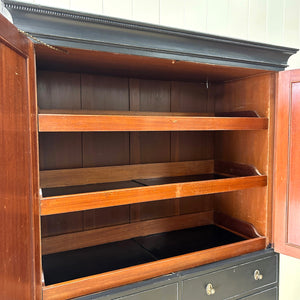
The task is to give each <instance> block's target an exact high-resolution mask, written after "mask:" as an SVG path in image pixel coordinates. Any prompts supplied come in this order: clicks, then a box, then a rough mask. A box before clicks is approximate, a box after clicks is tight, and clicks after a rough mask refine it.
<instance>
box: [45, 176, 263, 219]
mask: <svg viewBox="0 0 300 300" xmlns="http://www.w3.org/2000/svg"><path fill="white" fill-rule="evenodd" d="M266 184H267V176H249V177H237V178H227V179H216V180H208V181H206V180H204V181H195V182H184V183H173V184H164V185H157V186H145V187H136V188H127V189H119V190H110V191H102V192H94V193H85V194H73V195H65V196H53V197H44V198H42V200H41V215H51V214H59V213H66V212H72V211H80V210H86V209H93V208H100V207H109V206H115V205H124V204H133V203H141V202H147V201H157V200H163V199H170V198H181V197H188V196H196V195H205V194H213V193H221V192H228V191H235V190H243V189H248V188H252V187H262V186H265V185H266Z"/></svg>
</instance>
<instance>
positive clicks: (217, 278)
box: [182, 256, 277, 300]
mask: <svg viewBox="0 0 300 300" xmlns="http://www.w3.org/2000/svg"><path fill="white" fill-rule="evenodd" d="M256 270H259V272H260V274H259V275H262V277H259V276H258V278H256V279H257V280H255V278H254V272H255V271H256ZM276 270H277V259H276V256H272V257H267V258H264V259H259V260H255V261H252V262H249V263H245V264H240V265H236V266H233V267H229V268H226V269H223V270H220V271H216V272H211V273H208V274H203V275H201V276H197V277H192V278H188V279H185V280H183V286H182V288H183V289H182V295H183V297H182V299H184V300H196V299H197V300H198V299H201V300H202V299H208V300H209V299H212V300H213V299H226V298H229V297H233V296H236V295H241V294H244V293H246V292H249V291H251V290H253V289H257V288H260V287H263V286H264V285H268V284H271V283H274V282H276V281H277V276H276ZM209 284H211V285H212V289H213V290H214V293H211V294H210V295H208V293H207V286H208V285H209Z"/></svg>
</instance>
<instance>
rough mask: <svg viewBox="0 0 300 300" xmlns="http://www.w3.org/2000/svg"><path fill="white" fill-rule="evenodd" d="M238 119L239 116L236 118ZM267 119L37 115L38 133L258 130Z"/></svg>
mask: <svg viewBox="0 0 300 300" xmlns="http://www.w3.org/2000/svg"><path fill="white" fill-rule="evenodd" d="M239 115H241V116H239ZM267 128H268V119H267V118H260V117H257V116H256V117H255V116H253V114H252V115H251V114H250V116H247V114H246V115H245V114H244V113H243V112H241V113H240V114H238V113H233V114H230V113H229V114H224V116H222V115H221V116H215V115H212V114H202V115H201V114H193V113H152V112H149V113H147V112H130V111H129V112H125V113H124V111H123V112H118V111H115V112H112V111H108V112H107V111H96V112H95V111H64V110H61V111H57V110H54V111H51V110H49V111H40V113H39V131H40V132H85V131H198V130H199V131H200V130H261V129H267Z"/></svg>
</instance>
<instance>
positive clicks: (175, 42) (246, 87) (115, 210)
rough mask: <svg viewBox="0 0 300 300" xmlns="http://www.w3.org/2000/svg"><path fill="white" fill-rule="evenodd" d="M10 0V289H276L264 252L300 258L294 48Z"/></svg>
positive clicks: (19, 293)
mask: <svg viewBox="0 0 300 300" xmlns="http://www.w3.org/2000/svg"><path fill="white" fill-rule="evenodd" d="M4 2H5V5H6V7H7V8H8V9H9V10H10V12H11V13H12V16H13V19H14V24H15V25H16V26H17V27H18V28H19V31H18V29H17V28H16V27H15V26H14V25H12V24H11V23H9V22H8V21H7V20H6V19H4V18H3V17H2V16H1V19H0V25H1V26H0V34H1V38H0V41H1V43H0V51H1V65H0V70H1V91H0V93H1V110H0V111H1V124H2V127H1V148H0V149H1V150H0V151H1V152H0V153H1V170H2V172H1V182H0V184H1V239H2V242H1V244H0V253H1V277H2V278H1V280H0V282H1V288H0V290H1V292H0V298H1V299H41V298H43V299H68V298H74V297H79V296H84V295H89V294H93V293H97V292H101V291H104V292H102V293H101V295H100V296H99V297H104V298H105V297H106V298H105V299H108V298H109V299H116V297H119V296H113V295H120V294H118V293H120V290H118V289H117V290H116V291H112V292H110V291H108V292H105V291H106V290H109V289H112V288H117V287H121V289H124V291H125V290H126V289H128V288H133V289H135V290H138V294H136V295H132V293H131V292H129V294H130V293H131V295H129V294H128V293H127V294H126V293H125V294H126V295H127V296H124V299H148V298H149V297H152V298H159V297H162V296H160V295H168V297H170V299H177V298H178V297H179V298H180V299H194V298H193V293H194V291H195V290H197V288H199V289H200V290H199V293H202V292H203V294H201V295H199V294H198V295H197V296H195V297H197V298H195V299H198V297H200V298H201V297H202V298H203V299H205V298H204V297H209V298H208V299H210V298H211V299H222V298H225V297H233V296H234V297H235V299H237V298H238V297H241V295H242V297H246V296H247V297H248V298H245V299H274V298H276V297H277V296H276V295H277V283H278V281H277V279H276V267H275V266H276V265H277V255H276V254H274V253H273V251H272V250H266V249H267V248H273V247H275V251H278V252H281V253H284V254H288V255H292V256H294V257H300V255H299V246H300V234H299V231H297V228H298V227H299V222H300V221H299V214H300V212H299V200H298V199H297V197H299V186H300V183H299V181H300V175H299V172H298V169H297V166H298V165H299V155H297V153H299V147H300V146H299V140H300V139H299V126H300V125H299V123H297V122H296V120H297V116H298V114H299V109H300V104H299V97H300V96H299V89H300V84H299V82H300V72H299V71H297V70H294V71H283V72H278V71H280V70H283V69H284V68H285V67H286V61H287V59H288V57H289V56H290V55H291V54H293V53H295V52H296V49H291V48H285V47H278V46H271V45H266V44H258V43H253V42H247V41H240V40H235V39H229V38H223V37H216V36H211V35H204V34H200V33H195V32H189V31H183V30H178V29H171V28H166V27H159V26H154V25H149V24H143V23H135V22H131V21H124V20H118V19H112V18H106V17H100V16H94V15H84V14H80V13H75V12H68V11H58V10H56V9H50V8H45V7H40V6H34V5H29V4H22V3H19V2H13V1H4ZM20 31H22V32H20ZM28 36H29V37H31V38H32V39H34V41H35V43H33V42H32V41H30V39H29V37H28ZM40 41H43V42H42V43H41V42H40ZM228 259H229V260H228ZM244 265H247V266H249V268H248V267H247V268H246V267H243V266H244ZM199 266H200V267H199ZM201 266H203V267H201ZM272 266H273V268H271V267H272ZM195 267H198V268H196V269H194V268H195ZM225 269H226V270H225ZM246 269H247V270H248V271H245V270H246ZM250 269H251V271H249V270H250ZM252 269H253V270H252ZM205 270H206V271H205ZM217 270H218V271H217ZM261 270H265V271H266V272H265V274H262V273H263V272H262V271H261ZM225 271H226V272H225ZM253 271H254V273H253ZM197 272H198V273H197ZM199 272H200V273H201V274H200V273H199ZM205 272H206V273H207V272H213V273H212V274H219V275H218V276H219V277H218V278H222V276H223V277H224V278H228V280H229V281H228V282H226V285H225V286H224V283H223V286H222V283H220V284H219V283H218V284H217V286H214V285H213V284H212V285H210V282H209V281H207V282H206V281H205V280H206V279H205V280H204V279H203V278H206V277H205V276H208V275H205V274H206V273H205ZM249 272H250V273H249ZM248 273H249V274H250V275H249V274H248ZM168 274H169V275H168ZM199 274H200V275H201V276H200V275H199ZM222 274H223V275H222ZM159 276H162V277H159ZM199 276H200V277H201V278H202V279H203V280H202V279H201V280H200V281H199V282H198V281H197V278H198V277H199ZM200 277H199V278H200ZM157 278H158V279H157ZM144 280H150V281H146V285H145V287H144V286H141V285H143V283H142V282H143V281H144ZM194 280H196V281H194ZM207 280H208V279H207ZM239 280H240V281H239ZM243 280H244V281H243ZM248 281H249V286H247V285H243V283H242V282H248ZM193 282H195V283H193ZM234 282H238V283H239V289H236V287H233V286H231V284H233V283H234ZM128 284H135V285H134V286H132V285H129V286H126V285H128ZM172 284H173V285H174V286H173V285H172ZM148 285H151V287H153V288H151V291H152V292H153V294H150V296H149V295H148V296H147V292H145V291H146V290H148V287H147V286H148ZM173 287H174V288H173ZM264 287H266V288H264ZM161 288H162V289H163V290H162V291H163V292H162V294H160V293H161ZM165 289H166V290H165ZM226 289H227V290H226ZM122 291H123V290H122ZM228 291H230V292H228ZM251 291H253V292H251ZM254 291H256V292H255V295H254ZM152 292H151V293H152ZM143 293H146V294H143ZM157 293H158V294H157ZM226 293H227V294H226ZM250 294H251V295H250ZM252 294H253V295H252ZM128 295H129V296H128ZM143 295H146V296H143ZM172 295H173V296H174V297H173V296H172ZM84 297H93V296H84ZM95 297H98V296H95ZM126 297H127V298H126ZM143 297H145V298H143ZM147 297H148V298H147ZM164 297H166V296H164ZM267 297H269V298H267ZM104 298H103V299H104ZM152 298H151V299H152ZM202 298H201V299H202ZM101 299H102V298H101ZM120 299H121V298H120ZM122 299H123V298H122ZM166 299H167V298H166Z"/></svg>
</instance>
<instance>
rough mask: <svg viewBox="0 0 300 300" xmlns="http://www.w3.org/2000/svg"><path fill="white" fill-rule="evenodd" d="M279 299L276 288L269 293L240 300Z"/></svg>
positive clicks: (264, 292)
mask: <svg viewBox="0 0 300 300" xmlns="http://www.w3.org/2000/svg"><path fill="white" fill-rule="evenodd" d="M277 299H278V289H277V288H276V287H274V288H272V289H269V290H267V291H263V292H260V293H256V294H253V295H250V296H247V297H244V298H240V300H277Z"/></svg>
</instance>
